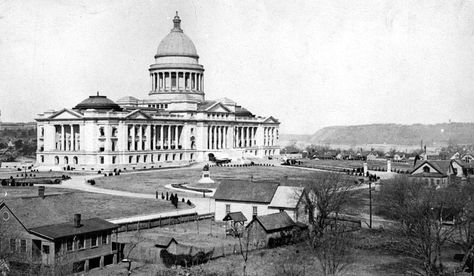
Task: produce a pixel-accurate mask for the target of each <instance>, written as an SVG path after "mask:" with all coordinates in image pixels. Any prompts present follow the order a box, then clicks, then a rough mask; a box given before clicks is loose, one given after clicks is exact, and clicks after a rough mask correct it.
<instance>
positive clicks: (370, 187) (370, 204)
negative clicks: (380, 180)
mask: <svg viewBox="0 0 474 276" xmlns="http://www.w3.org/2000/svg"><path fill="white" fill-rule="evenodd" d="M369 228H370V229H372V181H371V180H369Z"/></svg>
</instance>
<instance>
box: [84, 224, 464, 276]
mask: <svg viewBox="0 0 474 276" xmlns="http://www.w3.org/2000/svg"><path fill="white" fill-rule="evenodd" d="M354 235H355V239H354V240H355V249H354V251H353V253H352V262H351V264H350V265H349V266H348V267H347V269H346V270H345V271H344V272H343V273H341V274H338V275H345V276H356V275H362V276H375V275H407V271H406V268H404V267H405V265H406V264H407V263H408V262H409V260H408V259H407V258H405V257H403V256H401V255H399V254H398V253H397V252H395V251H393V250H391V249H390V244H389V238H387V236H386V233H384V232H381V231H379V230H369V229H363V230H361V231H358V232H355V233H354ZM453 253H454V251H453V250H452V249H448V250H447V251H446V254H445V256H444V258H445V259H446V263H445V264H446V265H447V267H451V268H452V267H454V266H455V265H456V264H455V263H453V262H450V260H449V259H450V256H452V254H453ZM249 255H250V256H249V259H248V262H247V273H248V275H255V276H256V275H261V276H264V275H281V276H283V275H301V276H303V275H307V276H309V275H321V273H320V268H319V261H318V260H317V258H315V257H314V253H313V252H312V250H311V249H310V247H309V246H308V244H306V243H298V244H293V245H288V246H283V247H278V248H273V249H262V250H258V251H253V252H250V253H249ZM126 266H127V265H126V264H125V263H119V264H117V265H113V266H109V267H107V269H104V270H93V271H91V272H90V273H89V275H127V270H126ZM242 267H243V259H242V256H241V255H239V254H235V255H231V256H226V257H225V258H218V259H215V260H212V261H210V262H208V263H205V264H202V265H199V266H195V267H191V268H189V269H184V268H181V267H178V268H166V267H165V266H164V265H163V264H157V263H155V264H152V263H143V262H136V261H135V262H133V266H132V268H133V269H132V274H133V275H235V276H237V275H242ZM457 275H466V274H457Z"/></svg>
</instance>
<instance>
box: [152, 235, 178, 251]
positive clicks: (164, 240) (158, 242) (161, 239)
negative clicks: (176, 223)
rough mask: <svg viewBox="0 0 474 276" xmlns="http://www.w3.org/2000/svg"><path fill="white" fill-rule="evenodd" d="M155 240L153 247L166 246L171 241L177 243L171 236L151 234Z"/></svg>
mask: <svg viewBox="0 0 474 276" xmlns="http://www.w3.org/2000/svg"><path fill="white" fill-rule="evenodd" d="M153 240H154V241H155V247H161V248H167V247H168V246H170V244H171V243H172V242H175V243H176V244H178V242H177V241H176V240H175V239H174V238H173V237H166V236H153Z"/></svg>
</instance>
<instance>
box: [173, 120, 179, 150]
mask: <svg viewBox="0 0 474 276" xmlns="http://www.w3.org/2000/svg"><path fill="white" fill-rule="evenodd" d="M178 132H179V126H178V125H176V126H174V140H175V141H174V148H175V149H178V144H179V139H178Z"/></svg>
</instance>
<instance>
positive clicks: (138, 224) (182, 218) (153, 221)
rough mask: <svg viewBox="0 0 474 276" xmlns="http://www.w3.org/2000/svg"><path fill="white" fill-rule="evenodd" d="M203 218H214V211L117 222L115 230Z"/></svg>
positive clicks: (158, 225)
mask: <svg viewBox="0 0 474 276" xmlns="http://www.w3.org/2000/svg"><path fill="white" fill-rule="evenodd" d="M204 219H214V213H208V214H201V215H198V214H197V213H191V214H184V215H174V216H166V217H158V218H153V219H147V220H137V221H133V222H123V223H117V225H118V226H119V227H118V229H117V232H118V233H120V232H128V231H136V230H141V229H150V228H155V227H162V226H168V225H174V224H180V223H185V222H190V221H196V220H204Z"/></svg>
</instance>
